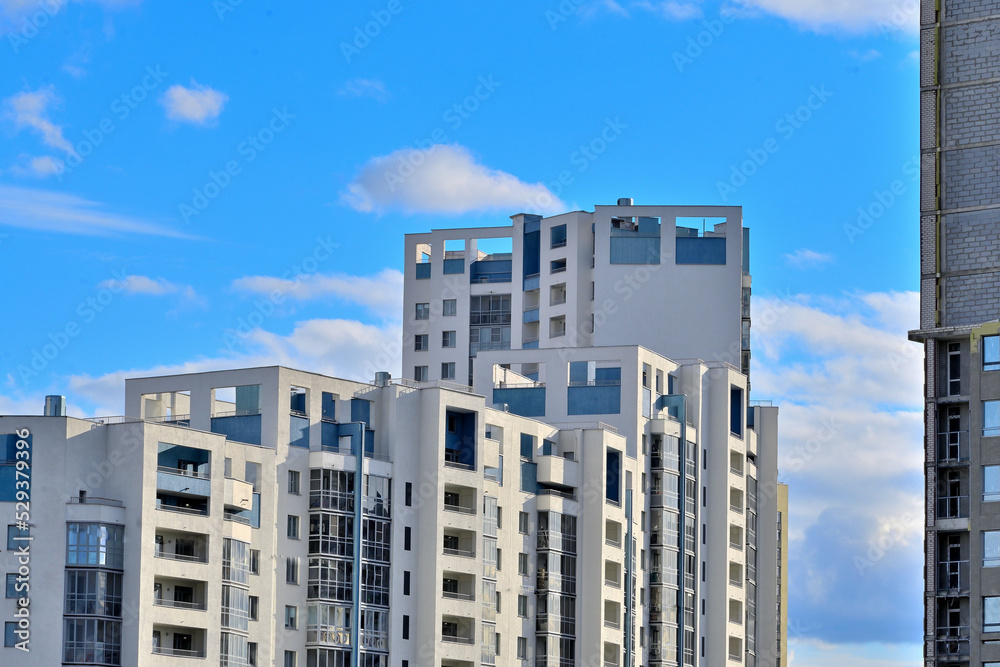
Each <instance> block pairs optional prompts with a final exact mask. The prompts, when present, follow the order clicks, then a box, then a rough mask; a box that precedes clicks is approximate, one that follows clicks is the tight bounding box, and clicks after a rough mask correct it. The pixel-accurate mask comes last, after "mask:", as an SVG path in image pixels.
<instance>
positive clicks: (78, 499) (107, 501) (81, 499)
mask: <svg viewBox="0 0 1000 667" xmlns="http://www.w3.org/2000/svg"><path fill="white" fill-rule="evenodd" d="M69 504H70V505H107V506H108V507H125V505H124V503H122V501H120V500H115V499H114V498H98V497H96V496H73V497H72V498H70V499H69Z"/></svg>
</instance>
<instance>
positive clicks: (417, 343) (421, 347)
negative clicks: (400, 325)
mask: <svg viewBox="0 0 1000 667" xmlns="http://www.w3.org/2000/svg"><path fill="white" fill-rule="evenodd" d="M427 339H428V334H417V335H416V336H414V337H413V349H414V351H416V352H425V351H426V350H427V349H429V347H430V345H429V344H428V342H427Z"/></svg>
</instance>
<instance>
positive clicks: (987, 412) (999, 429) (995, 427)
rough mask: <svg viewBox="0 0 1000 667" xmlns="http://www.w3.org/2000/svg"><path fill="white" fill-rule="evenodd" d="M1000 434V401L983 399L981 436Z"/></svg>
mask: <svg viewBox="0 0 1000 667" xmlns="http://www.w3.org/2000/svg"><path fill="white" fill-rule="evenodd" d="M995 435H1000V401H983V436H984V437H986V436H995Z"/></svg>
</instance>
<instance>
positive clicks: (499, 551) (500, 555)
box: [497, 549, 503, 572]
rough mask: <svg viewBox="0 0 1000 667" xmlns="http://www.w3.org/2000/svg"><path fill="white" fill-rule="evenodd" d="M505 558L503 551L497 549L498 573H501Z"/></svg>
mask: <svg viewBox="0 0 1000 667" xmlns="http://www.w3.org/2000/svg"><path fill="white" fill-rule="evenodd" d="M502 556H503V549H497V572H499V571H500V560H501V557H502Z"/></svg>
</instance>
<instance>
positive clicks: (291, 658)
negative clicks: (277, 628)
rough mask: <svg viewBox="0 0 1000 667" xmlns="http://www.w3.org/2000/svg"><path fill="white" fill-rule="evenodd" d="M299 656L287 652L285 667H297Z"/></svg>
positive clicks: (292, 652) (293, 652)
mask: <svg viewBox="0 0 1000 667" xmlns="http://www.w3.org/2000/svg"><path fill="white" fill-rule="evenodd" d="M297 658H298V654H297V653H296V652H295V651H285V667H295V665H296V662H297Z"/></svg>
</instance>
